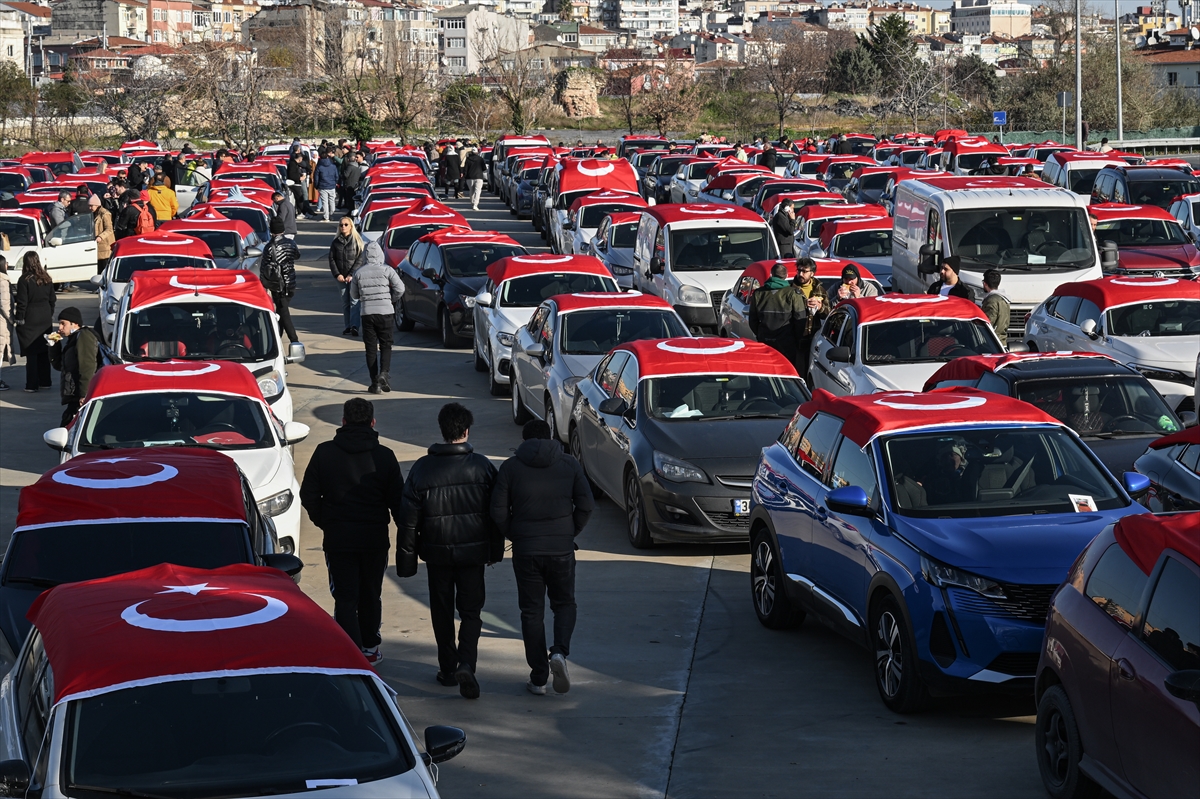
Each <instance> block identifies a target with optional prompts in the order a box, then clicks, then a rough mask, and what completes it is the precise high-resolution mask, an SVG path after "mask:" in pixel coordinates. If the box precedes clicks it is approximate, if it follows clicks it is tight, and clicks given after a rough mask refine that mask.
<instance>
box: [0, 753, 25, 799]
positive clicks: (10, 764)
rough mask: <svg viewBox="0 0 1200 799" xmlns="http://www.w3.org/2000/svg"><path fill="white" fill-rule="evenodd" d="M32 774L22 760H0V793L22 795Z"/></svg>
mask: <svg viewBox="0 0 1200 799" xmlns="http://www.w3.org/2000/svg"><path fill="white" fill-rule="evenodd" d="M32 778H33V775H32V774H30V773H29V765H28V764H27V763H26V762H25V761H24V760H5V761H3V762H0V793H2V794H4V795H5V796H24V795H25V791H27V790H28V789H29V782H30V780H31V779H32Z"/></svg>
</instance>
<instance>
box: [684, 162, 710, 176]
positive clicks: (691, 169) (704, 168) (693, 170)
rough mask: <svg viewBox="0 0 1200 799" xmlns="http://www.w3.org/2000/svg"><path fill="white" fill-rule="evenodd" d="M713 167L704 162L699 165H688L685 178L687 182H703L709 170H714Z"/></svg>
mask: <svg viewBox="0 0 1200 799" xmlns="http://www.w3.org/2000/svg"><path fill="white" fill-rule="evenodd" d="M712 166H713V165H712V164H708V163H703V162H701V163H698V164H688V166H687V174H686V176H685V177H686V179H687V180H701V179H702V178H704V176H705V175H707V174H708V170H710V169H712Z"/></svg>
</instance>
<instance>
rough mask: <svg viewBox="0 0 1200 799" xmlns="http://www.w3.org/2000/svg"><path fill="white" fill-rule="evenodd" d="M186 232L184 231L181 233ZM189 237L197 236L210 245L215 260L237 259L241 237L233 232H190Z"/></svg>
mask: <svg viewBox="0 0 1200 799" xmlns="http://www.w3.org/2000/svg"><path fill="white" fill-rule="evenodd" d="M181 232H184V231H181ZM186 233H187V235H189V236H195V237H196V238H198V239H200V241H202V242H204V243H205V244H207V245H208V249H209V250H210V251H211V252H212V254H213V258H237V257H238V242H239V241H240V240H241V237H240V236H238V234H237V233H235V232H234V231H231V230H188V231H186Z"/></svg>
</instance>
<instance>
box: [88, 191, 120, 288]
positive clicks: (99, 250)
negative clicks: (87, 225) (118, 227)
mask: <svg viewBox="0 0 1200 799" xmlns="http://www.w3.org/2000/svg"><path fill="white" fill-rule="evenodd" d="M88 208H89V209H91V212H92V228H93V233H94V235H95V237H96V274H98V275H100V274H104V270H105V269H107V268H108V261H109V259H110V258H112V246H113V244H115V243H116V241H117V237H116V234H115V233H114V232H113V219H112V214H110V213H109V212H108V209H107V208H105V207H104V206H103V204H102V203H101V201H100V196H99V195H96V194H93V195H92V196H91V197H90V198H89V199H88Z"/></svg>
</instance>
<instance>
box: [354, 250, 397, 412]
mask: <svg viewBox="0 0 1200 799" xmlns="http://www.w3.org/2000/svg"><path fill="white" fill-rule="evenodd" d="M362 261H363V263H362V265H361V266H359V267H358V268H357V269H356V270H355V272H354V276H353V277H352V278H351V279H350V297H351V299H355V300H358V302H359V307H360V308H361V312H362V337H363V345H364V346H365V347H366V351H367V372H368V373H369V374H370V376H371V385H370V387H369V388H368V389H367V390H368V391H370V392H371V393H372V394H379V393H380V392H387V391H391V390H392V385H391V382H390V377H389V372H390V371H391V368H392V329H393V328H394V327H395V326H396V308H397V306H399V305H400V298H401V297H402V296H403V295H404V284H403V283H401V282H400V277H399V275H397V274H396V270H395V269H392V268H391V267H390V266H388V265H387V264H386V263H384V260H383V247H382V246H381V245H380V244H379V239H375V240H374V241H372V242H371V243H370V244H368V245H367V247H366V249H365V250H363V255H362ZM377 351H378V356H377V355H376V352H377Z"/></svg>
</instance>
